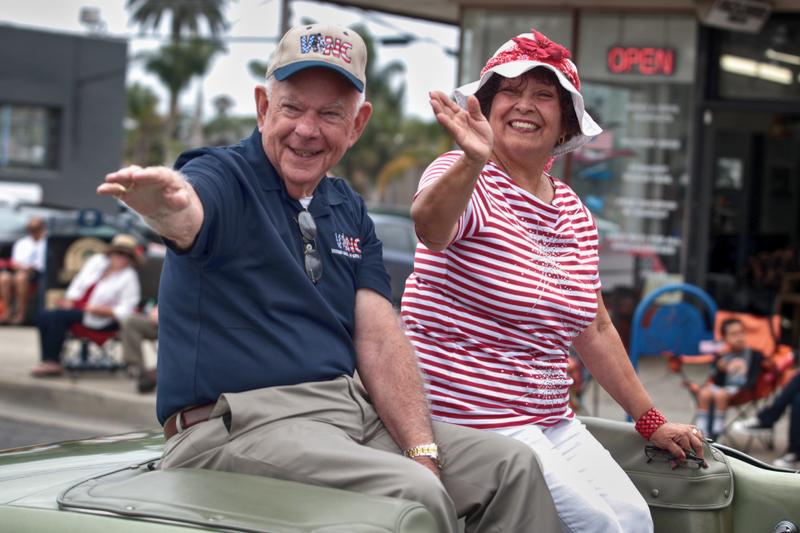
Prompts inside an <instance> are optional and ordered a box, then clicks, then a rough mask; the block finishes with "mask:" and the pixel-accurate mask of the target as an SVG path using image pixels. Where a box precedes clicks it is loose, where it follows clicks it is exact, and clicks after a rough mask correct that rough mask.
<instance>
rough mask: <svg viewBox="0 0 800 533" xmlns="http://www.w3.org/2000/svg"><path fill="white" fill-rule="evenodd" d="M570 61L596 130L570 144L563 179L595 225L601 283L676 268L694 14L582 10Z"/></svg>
mask: <svg viewBox="0 0 800 533" xmlns="http://www.w3.org/2000/svg"><path fill="white" fill-rule="evenodd" d="M578 42H579V45H580V48H579V53H578V54H577V63H578V70H579V72H580V74H581V82H582V90H581V92H582V94H583V96H584V100H585V104H586V108H587V110H588V111H589V113H590V114H591V115H592V116H593V117H594V118H595V120H596V121H597V122H598V123H599V124H600V125H601V126H602V127H603V129H604V131H603V133H602V134H601V135H600V136H599V137H597V138H596V139H595V140H594V141H592V142H591V143H589V144H588V145H586V146H585V147H583V148H582V149H580V150H579V151H577V152H575V154H574V155H573V158H572V172H571V174H572V176H571V182H570V185H571V186H572V187H573V188H574V189H575V191H576V192H577V193H578V194H579V196H580V197H581V199H582V200H583V202H584V203H585V204H586V205H587V206H588V207H589V209H590V210H591V211H592V212H593V214H594V216H595V219H596V221H597V225H598V230H599V232H600V245H601V251H600V274H601V278H602V280H603V284H604V289H605V290H612V289H614V288H616V287H630V288H636V289H639V288H642V287H644V288H647V284H648V282H653V284H657V283H663V282H664V281H666V280H670V281H671V280H675V279H676V278H677V277H678V276H679V274H680V273H681V268H682V260H681V256H682V252H683V244H684V227H683V222H684V207H685V196H686V191H687V185H688V183H689V179H690V176H689V165H690V151H691V147H692V143H691V139H690V130H691V128H690V126H691V119H692V116H693V109H692V108H693V102H692V86H693V82H694V70H695V65H694V55H695V43H696V21H695V19H694V18H692V17H689V16H674V15H672V16H670V15H644V14H642V15H620V14H592V13H587V14H583V15H582V16H581V20H580V36H579V40H578Z"/></svg>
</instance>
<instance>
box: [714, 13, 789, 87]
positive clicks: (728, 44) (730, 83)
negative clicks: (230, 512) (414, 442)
mask: <svg viewBox="0 0 800 533" xmlns="http://www.w3.org/2000/svg"><path fill="white" fill-rule="evenodd" d="M798 24H800V17H798V16H797V15H773V16H772V17H771V18H770V19H769V20H768V21H767V23H766V24H765V25H764V28H762V30H761V32H760V33H757V34H749V33H741V32H729V31H718V32H717V34H718V36H719V37H718V42H719V49H718V50H719V55H718V57H717V58H716V66H717V68H718V70H719V89H718V91H719V96H721V97H723V98H741V99H758V100H790V101H792V102H797V101H798V99H800V33H798V32H797V27H798Z"/></svg>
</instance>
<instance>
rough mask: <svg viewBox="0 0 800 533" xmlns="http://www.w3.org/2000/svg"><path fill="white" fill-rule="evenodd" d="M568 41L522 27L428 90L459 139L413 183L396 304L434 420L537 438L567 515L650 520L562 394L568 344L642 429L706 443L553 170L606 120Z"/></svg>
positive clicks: (677, 451)
mask: <svg viewBox="0 0 800 533" xmlns="http://www.w3.org/2000/svg"><path fill="white" fill-rule="evenodd" d="M569 57H570V55H569V52H568V51H567V50H566V49H565V48H564V47H563V46H561V45H559V44H557V43H554V42H553V41H551V40H550V39H548V38H547V37H545V36H544V35H542V34H541V33H539V32H537V31H536V30H532V31H531V33H525V34H522V35H519V36H517V37H515V38H513V39H511V40H509V41H508V42H506V43H505V44H504V45H503V46H502V47H500V49H499V50H497V52H495V54H494V55H493V56H492V57H491V58H490V59H489V61H488V62H487V63H486V65H485V66H484V68H483V70H482V71H481V74H480V79H479V80H477V81H475V82H473V83H470V84H467V85H464V86H463V87H460V88H458V89H457V90H456V91H455V95H454V100H455V101H452V100H451V99H449V98H448V97H447V96H446V95H445V94H444V93H441V92H434V93H432V94H431V96H430V101H431V107H432V108H433V111H434V112H435V114H436V119H437V120H438V121H439V123H440V124H441V125H442V126H443V127H444V129H445V130H446V131H447V132H449V133H450V135H451V136H452V137H453V139H454V140H455V141H456V143H457V144H458V146H459V147H460V150H454V151H451V152H448V153H446V154H444V155H442V156H440V157H439V158H438V159H436V160H435V161H434V162H433V163H431V164H430V166H429V167H428V168H427V170H426V171H425V172H424V174H423V175H422V178H421V180H420V183H419V188H418V191H417V193H416V195H415V197H414V200H413V204H412V208H411V213H412V216H413V218H414V222H415V224H416V231H417V234H418V235H419V238H420V240H421V243H420V244H419V245H418V247H417V250H416V256H415V261H414V273H413V274H412V275H411V276H410V277H409V279H408V280H407V282H406V288H405V293H404V295H403V300H402V318H403V322H404V325H405V328H406V334H407V335H408V336H409V338H410V339H411V341H412V343H413V344H414V347H415V348H416V352H417V356H418V359H419V362H420V367H421V369H422V372H423V377H424V378H425V380H426V381H427V390H428V395H429V399H430V402H431V411H432V413H433V417H434V419H435V420H440V421H446V422H451V423H455V424H460V425H464V426H468V427H473V428H479V429H486V430H490V431H492V432H495V433H500V434H503V435H507V436H511V437H514V438H516V439H519V440H520V441H522V442H525V443H526V444H528V445H529V446H531V448H533V449H534V450H536V452H537V454H538V455H539V457H540V458H541V461H542V468H543V469H544V472H545V479H546V480H547V484H548V486H549V487H550V490H551V492H552V495H553V500H554V501H555V504H556V508H557V509H558V512H559V515H560V518H561V520H562V522H563V523H564V527H565V529H567V530H569V531H598V532H605V533H607V532H613V531H626V532H631V531H652V529H653V522H652V520H651V517H650V514H649V510H648V507H647V505H646V503H645V501H644V499H643V498H642V497H641V496H640V494H639V493H638V492H637V490H636V488H635V487H634V486H633V484H632V483H631V481H630V480H629V479H628V478H627V476H626V475H625V473H624V471H623V470H622V469H621V468H620V467H619V466H618V465H617V464H616V463H614V461H613V459H612V458H611V456H610V455H609V454H608V452H607V451H606V450H604V449H603V448H602V446H601V445H600V444H599V443H598V442H597V440H596V439H594V437H593V436H592V435H591V434H590V433H589V432H588V430H587V429H586V428H585V426H584V425H583V424H582V423H581V422H580V421H578V420H577V419H576V418H575V415H574V413H573V412H572V411H571V409H570V407H569V387H570V385H571V383H572V382H571V380H570V378H569V376H568V374H567V372H566V370H567V365H568V356H569V349H570V346H571V345H574V346H575V348H576V349H577V350H578V352H579V353H580V355H581V358H582V359H583V361H584V363H585V364H586V366H587V368H588V369H589V371H590V372H591V373H592V375H593V376H594V377H595V378H596V379H597V381H598V382H599V383H600V384H601V385H602V386H603V387H605V389H606V390H607V391H608V392H609V393H610V394H611V395H612V396H613V397H614V398H615V399H616V400H617V401H618V402H619V403H620V404H621V405H622V407H623V408H624V409H625V410H626V411H627V412H628V413H629V414H630V415H631V416H632V417H633V418H634V419H636V420H637V424H636V427H637V429H638V430H639V431H640V433H641V434H642V436H643V437H644V438H645V439H648V440H650V441H652V442H653V443H654V444H656V445H658V446H660V447H663V448H666V449H668V450H669V451H670V452H671V453H672V454H673V455H674V456H675V457H676V458H679V459H680V460H683V459H685V455H686V451H690V450H691V451H693V452H695V453H696V454H697V455H699V456H700V457H701V458H702V440H701V437H702V435H701V433H700V432H699V431H698V430H697V429H696V428H694V427H693V426H688V425H684V424H673V423H667V422H666V420H665V419H664V417H663V416H662V415H661V414H660V413H659V412H658V410H657V409H655V407H654V406H653V403H652V401H651V399H650V397H649V395H648V394H647V392H646V391H645V390H644V388H643V387H642V385H641V383H640V381H639V379H638V377H637V375H636V373H635V372H634V370H633V368H632V366H631V364H630V362H629V360H628V357H627V355H626V353H625V349H624V347H623V344H622V342H621V340H620V338H619V335H618V334H617V332H616V330H615V328H614V326H613V325H612V323H611V320H610V318H609V315H608V312H607V311H606V309H605V307H604V305H603V300H602V297H601V294H600V279H599V277H598V252H597V247H598V241H597V229H596V227H595V224H594V221H593V219H592V215H591V214H590V212H589V210H588V209H587V208H586V207H585V206H584V205H583V204H582V203H581V200H580V199H579V198H578V196H577V195H576V194H575V193H574V192H573V191H572V190H571V189H570V188H569V187H568V186H567V185H566V184H565V183H563V182H562V181H559V180H558V179H556V178H555V177H553V176H551V175H550V174H549V173H548V170H549V168H550V166H551V163H552V159H553V158H554V157H555V156H559V155H562V154H565V153H567V152H569V151H571V150H575V149H576V148H578V147H580V146H582V145H583V144H585V143H587V142H589V141H590V140H591V139H592V138H593V137H594V136H596V135H598V134H599V133H600V132H601V129H600V127H599V126H598V125H597V124H596V123H595V121H594V120H593V119H592V117H590V116H589V114H588V113H587V112H586V110H585V109H584V104H583V98H582V96H581V93H580V80H579V78H578V71H577V69H576V67H575V65H574V64H573V63H572V61H571V60H570V59H569Z"/></svg>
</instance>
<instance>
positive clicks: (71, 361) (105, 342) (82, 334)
mask: <svg viewBox="0 0 800 533" xmlns="http://www.w3.org/2000/svg"><path fill="white" fill-rule="evenodd" d="M118 333H119V329H113V330H106V331H101V330H96V329H91V328H87V327H86V326H84V325H83V324H73V325H72V326H70V328H69V336H68V337H67V339H66V340H65V342H64V353H62V356H61V361H62V364H63V366H64V369H65V370H67V371H69V372H71V373H77V372H80V371H85V370H108V371H111V372H115V371H117V370H124V369H125V367H126V365H125V363H123V362H121V361H119V360H118V358H115V357H114V352H115V348H116V347H117V346H118V345H119V339H118V338H117V334H118ZM75 343H77V344H78V348H77V350H75V349H73V350H70V345H74V344H75Z"/></svg>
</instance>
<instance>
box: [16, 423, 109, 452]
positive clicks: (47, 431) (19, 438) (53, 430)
mask: <svg viewBox="0 0 800 533" xmlns="http://www.w3.org/2000/svg"><path fill="white" fill-rule="evenodd" d="M92 436H94V433H93V432H92V431H91V430H87V429H81V428H63V427H57V426H46V425H41V424H36V423H31V422H23V421H20V420H12V419H8V418H0V450H4V449H6V448H16V447H19V446H30V445H32V444H46V443H51V442H58V441H62V440H70V439H81V438H86V437H92Z"/></svg>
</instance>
